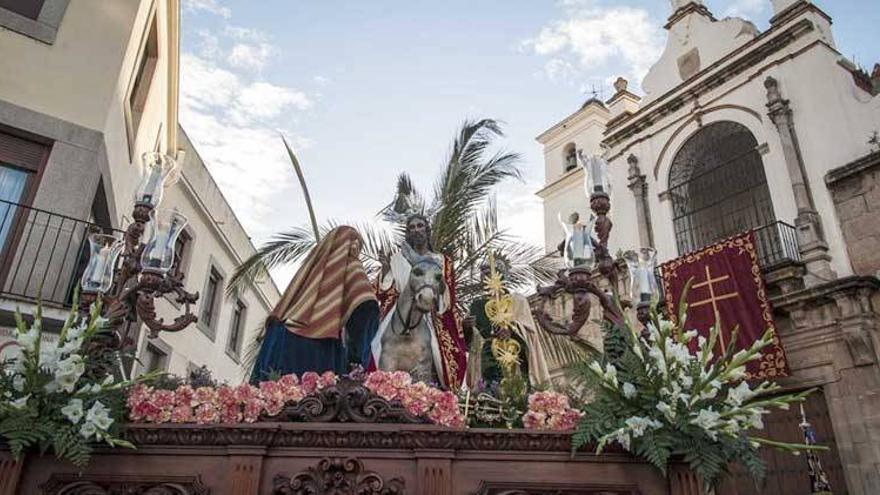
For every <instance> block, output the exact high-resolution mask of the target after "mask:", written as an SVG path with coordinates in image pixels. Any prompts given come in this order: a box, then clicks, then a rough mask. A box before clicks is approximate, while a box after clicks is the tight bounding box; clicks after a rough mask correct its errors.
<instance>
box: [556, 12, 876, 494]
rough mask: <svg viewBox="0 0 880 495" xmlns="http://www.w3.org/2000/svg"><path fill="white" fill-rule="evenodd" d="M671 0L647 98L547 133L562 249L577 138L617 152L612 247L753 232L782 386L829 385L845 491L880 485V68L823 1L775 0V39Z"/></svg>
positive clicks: (693, 245)
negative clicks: (843, 32) (856, 56)
mask: <svg viewBox="0 0 880 495" xmlns="http://www.w3.org/2000/svg"><path fill="white" fill-rule="evenodd" d="M672 4H673V12H672V14H671V16H670V18H669V21H668V23H667V25H666V26H665V27H666V29H667V30H668V32H669V35H668V41H667V45H666V48H665V50H664V52H663V54H662V56H661V57H660V59H659V60H658V61H657V62H656V63H655V65H654V66H653V67H652V68H651V70H650V71H649V73H648V74H647V76H646V77H645V79H644V81H642V84H641V87H642V89H643V91H644V94H643V95H642V96H641V97H640V96H637V95H635V94H632V93H630V92H629V91H627V88H626V83H625V81H622V80H618V83H617V84H616V85H615V89H616V93H615V94H614V95H613V96H612V97H611V98H610V99H609V100H608V101H606V102H588V104H587V105H585V107H584V108H582V109H581V110H579V111H578V112H576V113H575V114H573V115H572V116H570V117H568V118H566V119H565V120H563V121H562V122H560V123H559V124H557V125H555V126H553V127H552V128H550V129H549V130H548V131H546V132H545V133H544V134H542V135H541V136H540V137H539V138H538V141H539V142H540V143H541V144H543V145H544V149H545V163H546V169H547V180H546V185H545V187H544V188H543V189H542V190H541V191H540V192H539V193H538V194H539V196H541V197H542V198H544V201H545V202H544V209H545V232H546V233H545V237H546V239H547V249H548V251H552V250H554V249H555V245H556V243H558V241H559V240H561V236H562V233H561V229H560V228H559V227H558V223H557V221H556V216H557V215H558V214H562V215H563V216H565V215H567V213H568V212H569V210H577V209H578V208H580V209H581V211H580V213H581V214H582V215H583V213H584V212H585V211H586V212H588V210H589V201H588V200H587V197H586V194H585V193H584V192H583V185H582V184H583V177H582V172H580V170H578V169H575V170H574V171H572V172H567V173H566V172H564V168H563V169H562V170H560V166H559V163H561V162H560V160H561V159H563V157H565V156H567V155H566V153H565V152H563V151H560V150H563V149H564V147H565V146H569V145H571V144H573V146H575V147H577V148H578V149H583V150H584V152H585V153H591V152H596V151H597V150H600V149H603V150H604V153H605V156H606V157H607V160H608V162H609V170H610V174H611V188H612V193H611V214H610V215H611V218H612V219H613V221H614V229H613V230H612V232H611V237H610V241H609V245H610V248H611V252H612V253H614V252H617V251H618V250H627V249H633V248H637V247H640V246H646V247H647V246H650V247H654V248H656V249H657V251H658V261H659V262H661V263H662V262H664V261H668V260H671V259H673V258H677V257H678V256H681V255H684V254H686V253H688V252H691V251H695V250H698V249H700V248H702V247H705V246H707V245H711V244H713V243H714V242H717V241H720V240H722V239H724V238H726V237H729V236H731V235H735V234H738V233H741V232H744V231H748V230H754V231H755V235H756V239H757V243H758V249H759V255H760V263H761V266H762V268H763V269H764V276H765V279H766V281H767V282H768V285H769V287H770V290H771V296H772V303H773V305H774V307H775V312H774V318H775V320H776V323H777V326H778V330H779V332H780V338H781V340H782V343H783V346H784V347H785V350H786V353H787V357H788V361H789V365H790V367H791V369H792V376H791V377H790V378H787V379H786V380H784V382H783V383H784V385H785V386H787V387H789V388H790V389H799V388H805V387H810V386H819V387H820V393H819V394H818V395H817V396H818V397H819V398H818V399H815V400H816V401H817V402H816V403H815V404H814V406H815V407H816V408H819V409H821V411H824V413H822V414H827V415H828V417H829V418H830V419H829V421H830V423H829V426H828V430H829V431H828V432H827V434H826V439H827V438H828V437H829V436H830V437H831V438H832V440H833V441H832V443H834V444H835V451H834V454H833V455H835V456H839V463H840V464H839V469H840V472H836V473H835V476H839V479H845V480H846V481H845V486H840V485H841V484H842V483H843V482H842V481H840V482H838V487H839V488H838V489H839V490H841V491H843V490H848V492H849V493H857V494H868V493H880V447H878V445H880V416H878V415H877V413H876V411H878V410H880V367H878V363H880V352H878V351H880V334H878V332H880V326H878V320H880V319H878V310H880V306H878V302H880V297H878V291H880V281H878V279H877V276H876V275H877V273H878V269H880V255H878V254H877V251H878V250H880V212H878V209H880V207H878V206H876V201H877V200H878V199H880V195H878V192H880V186H878V184H880V182H878V180H880V179H878V177H880V171H878V166H880V145H877V144H876V139H874V141H875V143H871V142H869V141H871V140H872V136H874V135H875V133H876V132H877V131H878V129H880V97H878V93H880V70H877V69H875V71H874V73H873V74H867V73H865V72H864V71H862V70H860V69H858V68H856V67H855V66H854V65H853V64H852V63H851V62H850V61H848V60H847V59H846V58H845V57H844V56H843V55H842V54H841V53H840V52H839V51H838V48H837V46H836V45H835V42H834V38H833V35H832V29H831V18H830V17H829V16H828V15H827V14H826V13H825V12H824V11H822V10H821V9H820V8H819V7H818V6H816V5H815V4H813V3H812V2H807V1H802V0H774V1H773V2H772V4H773V11H774V16H773V18H772V19H771V20H770V27H769V29H767V30H766V31H764V32H759V31H758V30H757V29H756V28H755V26H754V25H753V24H751V23H750V22H748V21H745V20H742V19H737V18H727V19H722V20H719V19H716V18H715V17H714V15H713V14H712V12H711V11H709V9H708V8H707V7H706V6H705V5H703V3H702V2H701V1H686V0H674V1H673V2H672ZM875 10H876V9H875ZM591 119H592V120H591ZM587 121H589V122H590V123H589V124H586V125H584V124H581V123H582V122H587ZM600 125H601V126H602V129H601V130H599V131H597V127H599V126H600ZM811 407H813V406H811ZM819 409H817V410H819ZM817 414H818V413H817ZM795 426H796V425H795ZM741 493H742V492H741ZM746 493H751V492H746Z"/></svg>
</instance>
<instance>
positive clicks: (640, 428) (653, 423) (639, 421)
mask: <svg viewBox="0 0 880 495" xmlns="http://www.w3.org/2000/svg"><path fill="white" fill-rule="evenodd" d="M626 426H627V427H628V428H629V429H630V431H632V436H633V438H639V437H640V436H642V435H644V434H645V431H647V430H648V428H651V429H656V428H660V427H661V426H663V423H661V422H659V421H657V420H656V419H651V418H643V417H641V416H633V417H631V418H629V419H627V420H626Z"/></svg>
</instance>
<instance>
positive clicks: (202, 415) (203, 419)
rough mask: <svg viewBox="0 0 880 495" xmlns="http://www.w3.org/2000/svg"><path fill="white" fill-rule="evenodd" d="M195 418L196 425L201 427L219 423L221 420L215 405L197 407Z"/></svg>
mask: <svg viewBox="0 0 880 495" xmlns="http://www.w3.org/2000/svg"><path fill="white" fill-rule="evenodd" d="M203 388H204V387H203ZM195 418H196V423H198V424H200V425H204V424H209V423H217V422H218V421H219V420H220V413H219V412H218V411H217V408H216V407H214V405H213V404H209V403H207V404H201V405H200V406H198V407H196V412H195Z"/></svg>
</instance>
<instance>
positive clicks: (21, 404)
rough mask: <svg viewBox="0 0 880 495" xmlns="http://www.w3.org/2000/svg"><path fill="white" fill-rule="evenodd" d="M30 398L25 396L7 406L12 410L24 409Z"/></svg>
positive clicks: (28, 395)
mask: <svg viewBox="0 0 880 495" xmlns="http://www.w3.org/2000/svg"><path fill="white" fill-rule="evenodd" d="M30 398H31V394H27V395H25V396H24V397H21V398H18V399H15V400H14V401H12V402H10V403H9V405H10V406H12V408H13V409H24V406H26V405H27V401H28V399H30Z"/></svg>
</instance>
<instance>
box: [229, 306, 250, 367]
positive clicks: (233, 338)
mask: <svg viewBox="0 0 880 495" xmlns="http://www.w3.org/2000/svg"><path fill="white" fill-rule="evenodd" d="M246 310H247V308H246V307H245V305H244V303H243V302H241V301H240V300H239V301H235V306H234V308H233V310H232V326H231V327H230V329H229V342H228V343H227V345H226V350H227V351H229V353H230V354H232V355H234V356H236V357H238V355H239V353H240V352H241V340H242V337H243V336H244V322H245V311H246Z"/></svg>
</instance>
